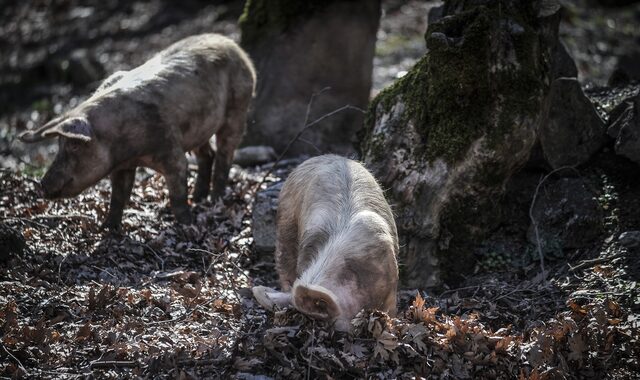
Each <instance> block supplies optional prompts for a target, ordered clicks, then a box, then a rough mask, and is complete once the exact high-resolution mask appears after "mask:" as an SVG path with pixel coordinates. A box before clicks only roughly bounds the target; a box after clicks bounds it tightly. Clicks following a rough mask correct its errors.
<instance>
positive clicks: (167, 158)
mask: <svg viewBox="0 0 640 380" xmlns="http://www.w3.org/2000/svg"><path fill="white" fill-rule="evenodd" d="M255 80H256V75H255V70H254V68H253V65H252V63H251V61H250V60H249V58H248V57H247V55H246V54H245V53H244V51H242V49H241V48H240V47H239V46H238V45H237V44H236V43H234V42H233V41H232V40H230V39H228V38H226V37H223V36H220V35H215V34H204V35H198V36H192V37H188V38H186V39H184V40H181V41H178V42H176V43H175V44H173V45H171V46H170V47H168V48H167V49H165V50H163V51H162V52H160V53H158V54H157V55H155V56H154V57H153V58H151V59H150V60H149V61H147V62H146V63H144V64H143V65H141V66H139V67H136V68H134V69H132V70H130V71H120V72H116V73H114V74H113V75H111V76H110V77H109V78H107V79H106V80H105V81H104V82H103V83H102V85H101V86H100V87H99V88H98V90H97V91H96V92H95V93H94V94H93V95H92V96H91V97H90V98H89V99H87V100H86V101H85V102H83V103H82V104H80V105H79V106H78V107H76V108H75V109H73V110H71V111H69V112H67V113H66V114H65V115H63V116H61V117H58V118H56V119H54V120H52V121H50V122H49V123H47V124H45V125H44V126H43V127H41V128H39V129H38V130H36V131H28V132H25V133H24V134H22V135H21V139H22V140H23V141H26V142H33V141H38V140H41V139H43V138H47V137H54V136H59V137H60V139H59V150H58V155H57V156H56V158H55V160H54V162H53V164H52V165H51V167H50V168H49V170H48V172H47V173H46V175H45V176H44V178H43V180H42V186H43V190H44V192H45V196H47V197H49V198H56V197H71V196H75V195H77V194H78V193H80V192H81V191H83V190H84V189H86V188H87V187H89V186H92V185H94V184H95V183H96V182H97V181H99V180H100V179H101V178H103V177H105V176H106V175H108V174H109V173H110V174H111V183H112V194H111V204H110V209H109V215H108V217H107V220H106V221H105V226H106V227H118V226H119V224H120V221H121V218H122V213H123V208H124V206H125V203H126V202H127V200H128V199H129V196H130V193H131V188H132V186H133V182H134V178H135V169H136V167H138V166H144V167H149V168H152V169H154V170H156V171H158V172H159V173H161V174H162V175H164V177H165V179H166V183H167V187H168V189H169V195H170V201H171V206H172V209H173V212H174V215H175V216H176V219H177V220H178V221H179V222H181V223H189V222H190V221H191V213H190V211H189V207H188V205H187V160H186V157H185V151H190V150H193V151H194V152H195V154H196V156H197V160H198V177H197V181H196V186H195V190H194V194H193V198H194V200H195V201H198V200H201V199H202V198H205V197H206V196H207V195H208V194H209V189H210V183H211V182H213V194H214V196H221V195H223V194H224V187H225V183H226V180H227V176H228V173H229V169H230V165H231V162H232V159H233V152H234V150H235V148H236V147H237V146H238V144H239V143H240V141H241V139H242V135H243V133H244V130H245V122H246V113H247V109H248V107H249V103H250V101H251V98H252V96H253V91H254V86H255ZM214 134H215V135H216V148H217V151H216V153H215V167H214V168H213V180H211V177H212V166H213V161H214V151H213V149H212V148H211V145H210V143H209V139H210V138H211V136H212V135H214Z"/></svg>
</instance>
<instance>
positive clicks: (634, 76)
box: [608, 50, 640, 87]
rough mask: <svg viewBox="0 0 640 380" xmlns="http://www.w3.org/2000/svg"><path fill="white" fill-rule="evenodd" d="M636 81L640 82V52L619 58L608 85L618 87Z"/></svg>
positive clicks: (633, 52)
mask: <svg viewBox="0 0 640 380" xmlns="http://www.w3.org/2000/svg"><path fill="white" fill-rule="evenodd" d="M634 81H640V50H636V51H632V52H629V53H626V54H624V55H622V56H620V57H619V58H618V63H617V64H616V67H615V68H614V69H613V72H612V73H611V76H610V77H609V82H608V85H609V86H611V87H618V86H624V85H626V84H628V83H630V82H634Z"/></svg>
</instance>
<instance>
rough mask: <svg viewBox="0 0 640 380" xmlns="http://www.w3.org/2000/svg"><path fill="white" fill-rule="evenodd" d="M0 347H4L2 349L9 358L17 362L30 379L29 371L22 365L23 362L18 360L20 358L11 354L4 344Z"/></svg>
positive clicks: (0, 344)
mask: <svg viewBox="0 0 640 380" xmlns="http://www.w3.org/2000/svg"><path fill="white" fill-rule="evenodd" d="M0 347H2V349H3V350H4V352H6V353H7V355H9V357H10V358H11V359H13V360H15V361H16V363H18V367H19V368H20V369H21V370H22V371H23V372H24V374H25V375H26V376H27V377H29V376H30V375H29V371H27V369H26V368H24V366H23V365H22V362H21V361H20V360H18V358H16V357H15V356H13V354H12V353H11V352H9V350H7V348H6V347H5V346H4V344H3V343H0Z"/></svg>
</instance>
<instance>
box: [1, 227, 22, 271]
mask: <svg viewBox="0 0 640 380" xmlns="http://www.w3.org/2000/svg"><path fill="white" fill-rule="evenodd" d="M26 248H27V243H26V242H25V240H24V237H23V236H22V234H21V233H20V232H18V231H16V230H14V229H13V228H11V227H9V226H7V225H6V224H4V223H0V262H5V261H8V260H9V258H11V256H21V255H22V254H23V253H24V250H25V249H26Z"/></svg>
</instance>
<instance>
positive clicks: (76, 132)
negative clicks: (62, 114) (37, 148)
mask: <svg viewBox="0 0 640 380" xmlns="http://www.w3.org/2000/svg"><path fill="white" fill-rule="evenodd" d="M55 135H58V136H62V137H67V138H70V139H76V140H80V141H84V142H89V141H91V136H92V133H91V124H90V123H89V120H87V119H85V118H83V117H74V118H71V119H66V120H64V121H63V122H61V123H59V124H57V125H56V126H55V127H53V128H51V129H48V130H46V131H44V132H43V133H42V136H44V137H48V136H55Z"/></svg>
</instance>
